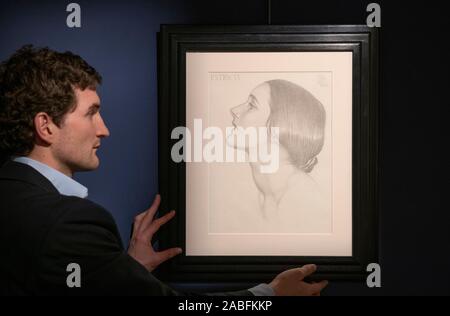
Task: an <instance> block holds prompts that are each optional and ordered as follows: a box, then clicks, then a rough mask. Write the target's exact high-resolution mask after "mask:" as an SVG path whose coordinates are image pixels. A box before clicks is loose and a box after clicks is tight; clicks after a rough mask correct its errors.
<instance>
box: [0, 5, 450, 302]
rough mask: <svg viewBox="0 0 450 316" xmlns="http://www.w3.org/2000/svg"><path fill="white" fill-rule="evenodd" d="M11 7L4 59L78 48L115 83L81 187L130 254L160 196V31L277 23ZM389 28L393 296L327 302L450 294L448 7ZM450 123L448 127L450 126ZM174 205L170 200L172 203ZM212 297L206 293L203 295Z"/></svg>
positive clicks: (307, 18) (395, 20)
mask: <svg viewBox="0 0 450 316" xmlns="http://www.w3.org/2000/svg"><path fill="white" fill-rule="evenodd" d="M70 2H72V1H61V0H60V1H56V0H55V1H31V0H30V1H22V0H16V1H2V3H1V6H0V60H3V59H5V58H7V57H8V56H9V55H11V54H12V53H13V52H14V51H15V50H16V49H17V48H19V47H20V46H22V45H24V44H27V43H31V44H34V45H38V46H49V47H51V48H53V49H56V50H71V51H73V52H75V53H77V54H79V55H81V56H82V57H83V58H85V59H86V60H87V61H88V62H89V63H90V64H92V65H93V66H94V67H95V68H96V69H97V70H98V71H99V72H100V73H101V74H102V75H103V78H104V83H103V85H102V87H101V88H100V96H101V98H102V105H103V109H102V113H103V115H104V118H105V120H106V123H107V124H108V126H109V128H110V131H111V137H110V138H109V139H107V140H105V141H104V142H103V147H102V149H101V150H100V151H99V156H100V158H101V161H102V164H101V167H100V168H99V169H98V170H97V171H95V172H90V173H86V174H79V175H77V176H76V179H77V180H78V181H80V182H81V183H83V184H84V185H86V186H87V187H88V188H89V191H90V198H91V199H92V200H93V201H95V202H97V203H99V204H101V205H103V206H104V207H105V208H107V209H108V210H109V211H110V212H111V213H112V214H113V216H114V218H115V219H116V221H117V224H118V226H119V229H120V232H121V234H122V238H123V240H124V243H125V244H127V243H128V240H129V234H130V224H131V222H132V219H133V217H134V216H135V215H136V214H137V213H138V212H140V211H142V210H145V209H146V208H147V207H148V205H149V204H150V203H151V200H152V199H153V197H154V195H155V194H156V193H157V192H158V165H157V82H156V67H157V55H156V32H157V31H158V30H159V27H160V24H165V23H167V24H191V23H192V24H266V23H267V17H268V14H267V9H266V4H267V1H266V0H239V1H237V0H227V1H223V0H209V1H204V0H165V1H159V0H153V1H152V0H148V1H137V0H134V1H132V0H131V1H120V2H119V1H86V0H74V1H73V2H77V3H79V4H80V5H81V8H82V28H81V29H69V28H67V27H66V24H65V21H66V16H67V13H66V12H65V8H66V5H67V4H68V3H70ZM369 2H371V1H357V0H355V1H348V0H346V1H343V0H335V1H331V0H330V1H308V2H306V1H296V0H295V1H294V0H274V1H272V22H273V23H274V24H364V23H365V18H366V12H365V8H366V6H367V3H369ZM378 2H379V3H381V5H382V28H381V52H380V54H381V79H380V82H381V110H382V115H381V116H382V117H381V120H382V126H381V152H382V157H381V179H380V180H381V192H380V193H381V196H380V198H381V206H382V209H381V218H380V227H381V238H380V260H381V264H382V267H383V280H382V281H383V288H382V289H380V290H371V289H368V288H367V287H365V286H364V284H354V283H339V284H331V285H330V287H329V288H328V289H327V290H326V291H325V294H369V295H370V294H444V293H446V294H450V285H449V284H450V282H449V281H450V272H449V270H448V267H449V266H450V255H449V252H448V245H447V243H448V242H449V241H450V233H449V229H448V223H449V222H450V216H449V211H448V210H449V207H448V202H446V201H444V196H445V193H446V192H444V190H445V191H446V190H448V188H449V187H450V186H449V184H450V183H449V180H448V158H446V157H447V156H445V155H444V154H443V152H442V150H441V148H442V147H443V146H445V145H446V144H448V139H442V138H443V137H444V136H446V137H448V131H446V130H445V129H444V119H447V118H446V116H445V115H444V112H446V113H447V112H448V109H447V111H445V110H444V106H447V105H448V96H447V95H448V92H447V91H448V86H449V85H448V83H449V77H448V71H449V69H450V67H449V59H448V53H447V51H446V50H445V49H444V48H443V46H442V45H443V44H442V42H443V41H447V38H448V33H449V31H450V27H449V20H450V19H448V17H447V15H446V11H445V10H443V9H440V8H439V7H440V6H441V3H442V2H439V1H427V3H426V4H420V5H419V4H415V3H414V2H412V3H411V2H409V1H408V2H406V1H404V2H401V1H378ZM447 125H448V124H446V125H445V126H447ZM163 198H164V197H163ZM198 288H201V285H198Z"/></svg>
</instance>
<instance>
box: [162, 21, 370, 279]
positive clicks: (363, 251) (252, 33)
mask: <svg viewBox="0 0 450 316" xmlns="http://www.w3.org/2000/svg"><path fill="white" fill-rule="evenodd" d="M378 42H379V36H378V31H377V29H376V28H369V27H367V26H361V25H344V26H342V25H321V26H272V25H269V26H187V25H162V26H161V32H160V34H159V38H158V45H159V48H158V49H159V52H158V56H159V60H158V67H159V68H158V74H159V78H158V89H159V90H158V93H159V113H158V115H159V117H158V122H159V189H160V190H159V191H160V194H161V195H162V203H161V208H160V209H161V212H165V211H168V210H171V209H175V210H177V216H176V218H175V219H173V220H172V222H171V223H170V224H167V227H164V228H163V229H162V231H161V232H160V235H159V246H160V248H161V249H166V248H170V247H175V246H179V247H182V248H183V249H184V248H185V243H186V241H185V233H186V230H185V223H186V216H185V215H186V214H185V211H186V173H185V172H186V166H185V164H184V163H174V162H173V161H172V159H171V147H172V146H173V144H174V143H175V142H176V141H175V140H172V139H171V137H170V135H171V131H172V129H173V128H175V127H177V126H186V108H185V104H186V100H185V98H186V73H185V72H186V57H185V56H186V52H189V51H195V52H218V51H224V52H229V51H239V52H241V51H244V52H247V51H250V52H266V51H271V52H272V51H276V52H279V51H282V52H284V51H351V52H353V96H352V98H353V109H352V110H353V112H352V117H353V119H352V121H353V122H352V124H353V126H352V131H353V134H352V135H353V136H352V138H353V139H352V159H353V165H352V166H353V167H352V169H353V174H352V183H353V187H352V216H353V220H352V221H353V224H352V225H353V227H352V236H353V246H352V248H353V255H352V256H351V257H292V256H289V257H284V256H283V257H280V256H274V257H270V256H261V257H259V256H193V257H191V256H186V255H185V254H182V255H179V256H177V257H175V258H174V259H172V260H170V261H168V262H167V263H165V264H164V265H163V266H161V267H160V268H159V269H158V270H157V275H158V277H159V278H161V279H163V280H165V281H168V282H234V283H235V282H248V283H255V282H263V281H264V282H268V281H270V280H271V279H272V278H273V277H274V276H275V275H276V274H277V273H279V272H281V271H283V270H285V269H288V268H293V267H298V266H301V265H303V264H307V263H315V264H317V265H318V271H317V273H316V274H315V275H314V277H313V278H312V279H328V280H346V281H350V280H361V279H362V278H365V277H366V276H367V274H368V273H367V272H366V267H367V265H368V264H369V263H377V262H378V207H379V201H378V156H379V154H378V146H379V106H378V46H379V44H378Z"/></svg>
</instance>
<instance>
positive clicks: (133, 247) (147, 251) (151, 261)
mask: <svg viewBox="0 0 450 316" xmlns="http://www.w3.org/2000/svg"><path fill="white" fill-rule="evenodd" d="M160 202H161V196H160V195H159V194H158V195H156V197H155V200H154V201H153V204H152V206H151V207H150V208H149V209H148V210H147V211H145V212H143V213H141V214H139V215H138V216H136V217H135V219H134V228H133V235H132V237H131V241H130V246H129V247H128V254H129V255H130V256H132V257H133V258H134V259H136V261H137V262H139V263H140V264H142V265H143V266H144V267H146V268H147V270H148V271H153V270H154V269H155V268H156V267H157V266H159V265H160V264H161V263H163V262H164V261H166V260H169V259H170V258H173V257H175V256H176V255H178V254H180V253H181V251H182V250H181V248H171V249H167V250H164V251H161V252H156V251H155V250H154V249H153V246H152V238H153V235H154V234H155V233H156V232H157V231H158V229H159V228H160V227H161V226H162V225H164V224H165V223H167V222H168V221H170V220H171V219H172V218H173V217H174V216H175V211H171V212H169V213H167V214H166V215H164V216H163V217H160V218H158V219H156V220H153V217H154V216H155V213H156V211H157V210H158V207H159V203H160Z"/></svg>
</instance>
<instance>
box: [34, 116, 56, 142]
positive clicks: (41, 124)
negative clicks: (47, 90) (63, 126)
mask: <svg viewBox="0 0 450 316" xmlns="http://www.w3.org/2000/svg"><path fill="white" fill-rule="evenodd" d="M57 128H58V126H56V124H55V123H53V120H52V118H51V117H50V116H49V115H48V114H47V113H45V112H39V113H38V114H36V116H35V117H34V130H35V132H36V136H37V137H38V139H39V140H41V141H44V142H45V143H48V144H52V143H53V142H54V141H55V133H56V129H57Z"/></svg>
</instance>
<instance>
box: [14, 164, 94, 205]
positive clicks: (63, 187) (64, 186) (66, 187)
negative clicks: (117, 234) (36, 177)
mask: <svg viewBox="0 0 450 316" xmlns="http://www.w3.org/2000/svg"><path fill="white" fill-rule="evenodd" d="M13 161H15V162H20V163H23V164H26V165H28V166H30V167H32V168H34V169H36V170H37V171H38V172H39V173H40V174H42V175H43V176H44V177H46V178H47V180H49V181H50V182H51V183H52V184H53V186H54V187H55V188H56V189H57V190H58V192H59V193H60V194H62V195H68V196H76V197H79V198H82V199H84V198H86V197H87V196H88V189H87V188H86V187H84V186H83V185H81V184H80V183H78V182H77V181H75V180H73V179H72V178H70V177H68V176H66V175H65V174H63V173H62V172H59V171H58V170H56V169H53V168H51V167H49V166H47V165H46V164H43V163H42V162H39V161H36V160H34V159H31V158H28V157H16V158H14V159H13Z"/></svg>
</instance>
